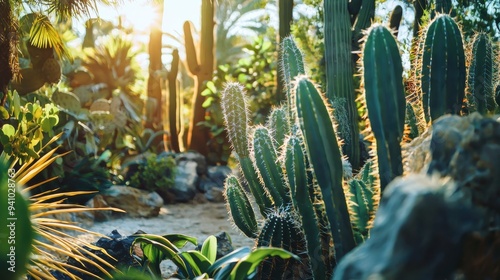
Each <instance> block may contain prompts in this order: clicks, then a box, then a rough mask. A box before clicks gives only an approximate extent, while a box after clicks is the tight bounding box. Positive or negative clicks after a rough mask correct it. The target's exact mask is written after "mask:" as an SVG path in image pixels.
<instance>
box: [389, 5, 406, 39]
mask: <svg viewBox="0 0 500 280" xmlns="http://www.w3.org/2000/svg"><path fill="white" fill-rule="evenodd" d="M402 18H403V8H401V6H400V5H397V6H396V7H395V8H394V10H392V13H391V16H390V18H389V28H390V29H391V30H393V31H394V36H395V37H396V38H397V37H398V32H399V25H400V24H401V19H402Z"/></svg>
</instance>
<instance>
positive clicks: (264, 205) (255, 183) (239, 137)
mask: <svg viewBox="0 0 500 280" xmlns="http://www.w3.org/2000/svg"><path fill="white" fill-rule="evenodd" d="M221 107H222V112H223V114H224V120H225V123H226V129H227V132H228V136H229V141H231V144H232V145H233V149H234V151H235V152H236V155H237V156H238V159H239V163H240V167H241V171H242V172H243V175H244V176H245V179H246V181H247V182H248V186H249V188H250V192H251V193H252V195H253V196H254V198H255V201H256V202H257V205H258V206H259V210H260V213H261V214H262V215H263V216H264V217H265V216H267V210H266V209H268V208H271V207H272V201H271V199H270V198H269V197H268V196H267V194H266V191H265V190H264V187H263V186H262V185H261V183H260V181H259V179H258V177H257V173H256V170H255V168H254V165H253V163H252V161H251V159H250V157H249V156H250V153H249V151H248V148H249V143H248V139H247V137H248V132H249V131H248V128H247V126H248V122H249V116H248V105H247V97H246V92H245V91H244V89H243V86H241V85H239V84H237V83H228V84H227V85H226V88H225V89H224V90H223V92H222V95H221Z"/></svg>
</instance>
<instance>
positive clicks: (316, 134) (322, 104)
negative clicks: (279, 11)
mask: <svg viewBox="0 0 500 280" xmlns="http://www.w3.org/2000/svg"><path fill="white" fill-rule="evenodd" d="M293 100H294V102H295V104H294V105H295V107H294V109H295V110H297V119H298V122H299V125H300V129H301V132H302V134H303V136H304V142H305V147H306V150H307V155H308V157H309V159H310V164H311V166H312V167H313V170H314V175H315V177H316V180H317V182H318V185H319V186H320V188H321V194H322V197H323V201H324V203H325V210H326V214H327V217H328V221H329V222H330V228H331V233H332V236H333V243H334V246H335V256H336V259H337V260H338V259H341V258H342V257H343V256H344V255H345V254H346V253H347V252H349V251H350V250H352V249H353V248H354V246H355V243H354V237H353V232H352V228H351V222H350V219H349V211H348V209H347V202H346V197H345V194H344V189H343V182H342V176H343V173H342V156H341V152H340V150H339V146H338V141H337V136H336V134H335V130H334V126H333V122H332V119H331V115H330V114H329V111H328V103H327V101H326V99H324V98H323V96H322V95H321V94H320V93H319V92H318V90H317V89H316V87H315V86H314V84H313V83H312V82H311V81H309V80H308V79H307V78H306V77H305V76H301V77H299V78H298V80H297V85H296V88H295V95H294V98H293Z"/></svg>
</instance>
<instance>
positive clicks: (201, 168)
mask: <svg viewBox="0 0 500 280" xmlns="http://www.w3.org/2000/svg"><path fill="white" fill-rule="evenodd" d="M175 161H176V164H177V171H176V175H175V184H174V186H173V187H172V188H170V189H168V190H165V191H164V192H163V193H162V197H163V198H164V199H165V202H166V203H175V202H188V201H191V200H192V199H193V198H194V196H195V195H196V192H197V191H198V184H199V181H200V178H201V177H203V176H205V175H206V174H207V162H206V160H205V157H204V156H203V155H201V154H200V153H197V152H186V153H180V154H177V155H176V156H175Z"/></svg>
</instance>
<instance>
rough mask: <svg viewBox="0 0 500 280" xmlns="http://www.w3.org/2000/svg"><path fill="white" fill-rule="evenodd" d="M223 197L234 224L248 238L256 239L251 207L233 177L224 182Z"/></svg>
mask: <svg viewBox="0 0 500 280" xmlns="http://www.w3.org/2000/svg"><path fill="white" fill-rule="evenodd" d="M224 197H225V199H226V201H227V204H228V208H229V209H228V210H229V214H230V217H231V218H232V220H233V222H234V224H235V225H236V226H237V227H238V228H239V229H240V230H241V231H242V232H243V233H244V234H245V235H246V236H248V237H249V238H256V237H257V231H258V229H257V221H256V219H255V214H254V212H253V209H252V205H251V204H250V201H249V200H248V197H247V195H246V193H245V191H244V190H243V187H242V186H241V184H240V182H239V181H238V179H237V178H236V177H235V176H233V175H230V176H229V177H228V178H227V179H226V181H225V186H224Z"/></svg>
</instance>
